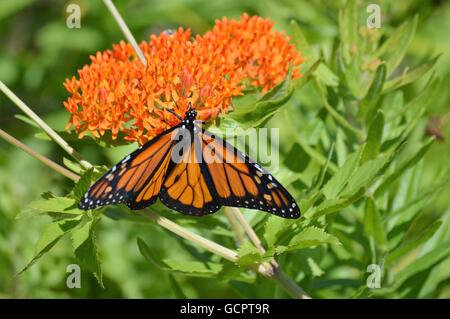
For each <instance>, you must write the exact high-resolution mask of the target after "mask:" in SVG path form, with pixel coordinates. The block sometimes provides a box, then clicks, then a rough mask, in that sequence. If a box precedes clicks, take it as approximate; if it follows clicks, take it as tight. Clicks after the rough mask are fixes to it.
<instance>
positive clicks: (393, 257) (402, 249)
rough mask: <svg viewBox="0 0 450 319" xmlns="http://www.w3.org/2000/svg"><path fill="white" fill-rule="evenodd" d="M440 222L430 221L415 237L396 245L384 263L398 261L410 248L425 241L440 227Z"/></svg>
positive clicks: (390, 263) (412, 248)
mask: <svg viewBox="0 0 450 319" xmlns="http://www.w3.org/2000/svg"><path fill="white" fill-rule="evenodd" d="M441 225H442V222H441V221H436V222H434V223H432V224H431V225H430V226H428V227H427V228H426V229H425V230H424V231H423V232H422V233H421V234H419V236H417V238H414V239H413V240H410V241H408V242H406V243H404V244H402V245H401V246H399V247H397V248H396V249H395V250H393V251H392V252H390V253H389V255H388V256H387V258H386V265H392V264H393V263H395V262H396V261H398V260H399V259H400V258H402V257H403V256H405V255H406V254H408V253H409V252H411V251H412V250H414V249H416V248H417V247H419V246H420V245H422V244H423V243H425V242H427V241H428V240H429V239H430V238H431V237H432V236H433V235H434V234H435V233H436V232H437V230H438V229H439V227H441Z"/></svg>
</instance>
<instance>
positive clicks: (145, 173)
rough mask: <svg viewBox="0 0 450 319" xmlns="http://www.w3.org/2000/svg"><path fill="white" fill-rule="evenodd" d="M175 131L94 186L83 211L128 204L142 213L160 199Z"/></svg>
mask: <svg viewBox="0 0 450 319" xmlns="http://www.w3.org/2000/svg"><path fill="white" fill-rule="evenodd" d="M178 130H179V127H174V128H172V129H169V130H167V131H165V132H164V133H162V134H161V135H158V136H157V137H155V138H154V139H153V140H151V141H149V142H148V143H146V144H145V145H144V146H142V148H139V149H137V150H136V151H134V152H133V153H131V154H130V155H128V156H126V157H125V158H124V159H122V160H121V161H120V162H119V163H118V164H117V165H115V166H113V167H112V168H111V169H110V170H109V171H108V172H106V173H105V174H104V175H103V176H102V177H101V178H100V179H99V180H98V181H97V182H95V183H94V184H93V185H92V186H91V187H90V188H89V190H88V191H87V192H86V193H85V194H84V197H83V198H82V199H81V201H80V204H79V208H80V209H85V210H87V209H94V208H97V207H100V206H104V205H108V204H120V203H125V204H127V205H128V206H129V207H130V208H131V209H141V208H144V207H146V206H148V205H150V204H151V203H153V202H154V201H155V200H156V198H157V197H158V194H159V191H160V189H161V186H162V183H163V181H164V177H165V175H166V172H167V169H168V167H169V164H170V154H171V151H172V148H173V145H174V138H173V134H176V133H177V131H178Z"/></svg>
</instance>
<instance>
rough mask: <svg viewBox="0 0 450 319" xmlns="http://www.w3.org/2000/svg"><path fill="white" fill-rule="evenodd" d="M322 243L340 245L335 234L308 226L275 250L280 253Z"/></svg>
mask: <svg viewBox="0 0 450 319" xmlns="http://www.w3.org/2000/svg"><path fill="white" fill-rule="evenodd" d="M322 244H333V245H340V242H339V240H338V239H337V238H336V237H335V236H333V235H331V234H328V233H327V232H325V231H324V230H323V229H321V228H317V227H315V226H310V227H306V228H304V229H302V230H301V231H300V232H299V233H298V234H296V235H295V236H294V237H292V239H291V240H290V241H289V244H288V245H286V246H285V247H284V246H278V247H277V248H276V252H277V253H279V254H280V253H282V252H285V251H291V250H296V249H304V248H307V247H312V246H317V245H322Z"/></svg>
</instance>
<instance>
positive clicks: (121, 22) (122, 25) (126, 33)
mask: <svg viewBox="0 0 450 319" xmlns="http://www.w3.org/2000/svg"><path fill="white" fill-rule="evenodd" d="M103 3H104V4H105V6H106V7H107V8H108V10H109V11H110V12H111V14H112V16H113V17H114V19H115V20H116V22H117V24H118V25H119V27H120V29H121V30H122V33H123V35H124V36H125V38H127V40H128V42H130V44H131V45H132V46H133V49H134V51H136V54H137V56H138V57H139V59H140V60H141V61H142V63H143V64H144V65H146V64H147V61H146V60H145V56H144V53H142V50H141V48H140V47H139V45H138V44H137V42H136V39H135V38H134V36H133V34H132V33H131V32H130V29H129V28H128V26H127V24H126V23H125V21H124V20H123V18H122V16H121V15H120V13H119V11H117V8H116V6H115V5H114V3H113V2H112V1H111V0H103Z"/></svg>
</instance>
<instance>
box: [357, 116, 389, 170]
mask: <svg viewBox="0 0 450 319" xmlns="http://www.w3.org/2000/svg"><path fill="white" fill-rule="evenodd" d="M383 128H384V113H383V111H382V110H378V112H377V113H376V115H375V118H374V119H372V121H371V122H370V125H369V128H368V132H367V140H366V144H365V145H364V150H363V153H362V156H361V164H362V163H365V162H367V161H368V160H373V159H375V158H376V157H377V155H378V153H379V152H380V148H381V141H382V138H383Z"/></svg>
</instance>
